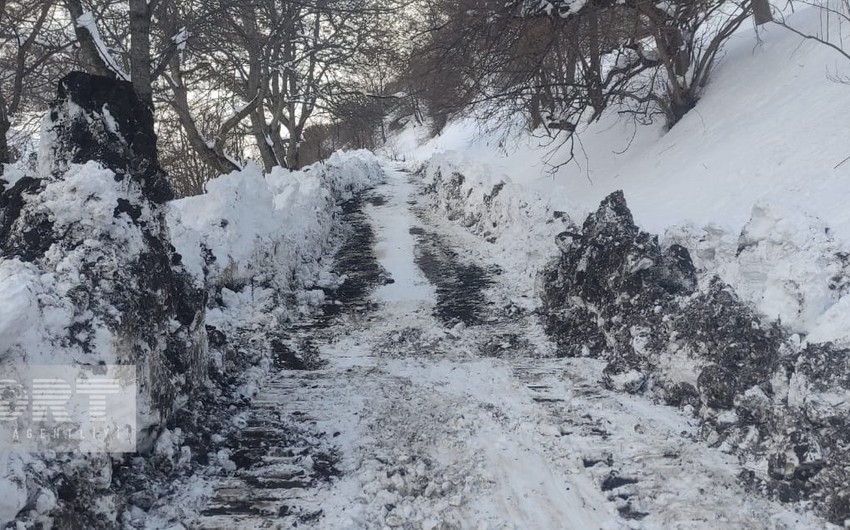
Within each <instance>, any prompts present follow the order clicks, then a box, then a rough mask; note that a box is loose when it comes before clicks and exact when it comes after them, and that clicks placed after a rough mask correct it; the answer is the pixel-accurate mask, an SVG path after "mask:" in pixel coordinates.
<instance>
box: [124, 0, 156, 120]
mask: <svg viewBox="0 0 850 530" xmlns="http://www.w3.org/2000/svg"><path fill="white" fill-rule="evenodd" d="M130 79H132V81H133V87H134V88H135V89H136V92H137V93H138V94H139V98H140V99H141V100H142V102H143V103H144V104H145V105H147V107H148V108H149V109H151V110H153V87H152V82H151V11H150V6H149V5H148V0H130Z"/></svg>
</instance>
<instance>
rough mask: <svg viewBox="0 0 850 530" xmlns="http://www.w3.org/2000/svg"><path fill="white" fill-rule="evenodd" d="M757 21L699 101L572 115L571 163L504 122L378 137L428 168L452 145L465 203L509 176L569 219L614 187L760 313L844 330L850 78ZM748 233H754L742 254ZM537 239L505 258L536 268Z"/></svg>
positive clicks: (827, 334) (528, 222)
mask: <svg viewBox="0 0 850 530" xmlns="http://www.w3.org/2000/svg"><path fill="white" fill-rule="evenodd" d="M787 22H788V24H790V25H792V26H794V27H796V28H799V29H800V30H802V31H807V32H817V31H820V29H821V19H820V18H819V13H818V11H817V10H815V9H811V8H808V7H806V6H802V5H801V6H798V9H797V12H796V13H794V14H791V15H789V16H788V18H787ZM754 31H755V30H754V29H753V28H752V27H744V28H742V29H741V30H740V31H739V32H738V33H737V34H735V35H734V36H733V37H732V39H731V40H730V42H729V44H728V45H727V47H726V49H725V55H724V57H723V59H722V61H721V62H720V64H719V66H718V68H717V69H716V71H715V73H714V75H713V76H712V78H711V80H710V83H709V84H708V86H707V87H706V89H705V91H704V95H703V97H702V99H701V100H700V102H699V103H698V104H697V107H696V108H695V109H694V110H693V111H692V112H690V113H688V114H687V115H686V116H685V118H684V119H683V120H682V121H681V122H680V123H678V124H677V125H676V126H675V127H674V128H673V129H672V130H670V131H669V132H666V131H664V129H663V124H661V123H658V124H655V125H648V126H647V125H641V124H638V123H636V122H635V121H632V120H629V119H628V118H627V117H626V118H624V117H623V116H622V115H618V114H617V112H616V109H615V111H612V112H609V113H608V114H607V115H605V116H603V118H602V120H601V121H600V122H598V123H593V124H590V125H589V126H584V127H583V128H581V129H580V130H579V135H578V139H577V143H576V145H575V149H574V152H575V159H574V160H573V161H571V162H568V163H567V161H568V159H569V151H570V149H569V145H566V146H564V147H562V148H560V149H557V150H555V151H554V155H553V149H555V146H553V145H549V144H548V142H547V141H544V140H543V139H540V138H535V137H534V136H531V135H528V134H520V135H519V136H518V137H516V138H512V139H509V140H508V141H507V142H506V141H505V140H504V138H502V136H501V135H500V133H499V131H498V130H496V131H495V132H492V131H491V132H488V129H493V128H497V126H498V124H489V125H488V126H486V127H485V128H484V130H483V131H482V130H480V129H479V127H478V126H477V125H476V124H474V123H472V122H471V121H469V120H460V121H457V122H454V123H452V124H449V126H447V127H446V129H445V130H444V131H443V133H442V134H440V135H439V136H438V137H436V138H434V139H431V140H427V141H423V138H422V136H423V135H424V133H425V132H426V129H427V127H413V126H412V124H409V126H408V128H407V129H405V130H404V131H403V132H402V133H401V134H399V135H398V136H397V137H395V138H393V139H392V140H391V142H390V144H389V145H388V146H387V147H386V148H384V152H385V153H387V155H388V156H392V157H394V158H397V159H402V158H404V159H406V160H408V161H410V160H415V161H419V162H423V161H428V160H429V159H430V162H429V163H428V168H429V171H434V170H435V169H437V168H439V167H443V166H445V164H446V159H447V157H448V158H449V159H450V160H451V165H452V167H453V170H454V171H458V172H460V173H462V174H464V176H466V177H468V178H469V181H468V182H467V183H466V184H465V185H464V191H465V192H466V191H468V189H469V188H472V189H474V190H475V191H473V192H472V195H471V196H470V198H469V200H468V201H466V207H467V208H468V210H469V212H470V213H471V215H478V214H479V213H480V212H481V211H483V209H482V208H481V207H480V206H479V203H480V196H481V195H483V194H484V193H487V192H488V191H489V188H490V187H491V186H492V183H493V182H495V181H498V180H504V181H506V182H510V183H512V184H513V185H515V187H516V188H515V189H514V190H512V193H510V195H512V196H522V197H524V198H526V199H527V200H528V202H530V203H535V202H540V203H543V204H546V206H547V208H549V209H550V210H563V211H565V212H567V213H568V214H569V216H570V217H571V219H572V221H573V222H575V223H581V222H582V221H583V219H584V218H585V216H586V215H587V214H588V213H589V212H590V211H593V210H595V209H596V207H597V206H598V204H599V202H600V201H601V200H602V199H603V198H604V197H605V196H606V195H608V194H609V193H610V192H612V191H614V190H617V189H622V190H624V192H625V197H626V200H627V201H628V203H629V207H630V208H631V210H632V213H633V214H634V216H635V220H636V222H637V223H638V225H639V226H641V227H642V228H643V229H645V230H647V231H650V232H653V233H658V234H661V235H662V236H663V239H664V240H665V242H666V243H680V244H683V245H684V246H686V247H687V248H689V249H690V250H691V253H692V256H694V257H695V258H696V259H695V261H696V262H697V265H698V266H699V267H701V268H702V271H701V272H702V273H703V275H704V276H706V277H707V276H710V275H713V274H719V275H720V276H721V278H722V279H723V280H724V281H726V282H727V283H729V284H730V285H732V286H733V287H734V288H735V289H736V291H737V292H738V293H739V294H740V295H741V296H742V297H743V298H744V299H745V300H747V301H748V302H750V303H751V304H753V306H754V307H756V308H757V309H758V310H759V311H760V312H761V313H762V314H763V315H764V316H766V317H768V318H771V319H776V320H781V322H782V323H783V324H785V325H787V326H788V327H789V328H790V329H792V330H793V331H796V332H799V333H801V334H802V335H803V336H804V337H805V336H806V335H809V338H810V339H811V340H819V341H824V340H834V341H838V342H842V343H845V344H850V313H848V312H847V311H843V310H842V308H846V307H848V306H847V304H848V303H849V302H846V301H845V298H846V296H847V289H846V288H839V289H837V288H834V286H832V287H831V286H830V281H831V278H833V277H834V276H835V273H836V272H837V271H840V270H843V271H845V272H846V265H845V264H842V263H841V260H840V259H838V258H837V257H836V255H835V254H836V252H846V251H847V250H848V249H850V208H847V206H846V202H847V197H850V162H847V161H846V159H847V157H848V155H850V147H848V145H850V144H848V141H847V134H846V131H847V128H846V120H845V119H844V117H845V116H847V115H850V97H848V94H850V92H849V91H848V86H847V85H846V84H842V83H839V82H836V81H835V79H836V78H837V77H841V76H847V75H848V74H850V64H849V63H847V62H846V61H844V62H842V58H841V57H840V56H839V55H838V54H837V53H836V52H835V51H834V50H831V49H829V48H827V47H825V46H821V45H818V44H817V43H815V42H813V41H804V40H802V39H801V38H800V37H799V36H797V35H794V34H793V33H791V32H789V31H787V30H785V29H783V28H781V27H779V26H776V25H773V24H768V25H766V26H762V27H761V28H760V29H759V30H758V31H759V38H760V39H761V42H759V41H758V40H757V39H756V35H755V33H754ZM512 140H516V141H517V142H518V143H517V144H514V143H513V142H512ZM435 153H436V154H435ZM431 157H433V158H431ZM547 161H548V163H547ZM559 164H565V165H563V166H561V167H559V168H557V169H553V165H559ZM482 175H486V177H482ZM519 190H521V191H519ZM520 210H521V208H517V207H514V208H513V211H514V212H515V213H517V214H519V213H521V212H520ZM503 217H505V218H506V219H507V218H508V216H507V215H503ZM521 217H525V219H511V221H510V222H511V223H513V226H514V227H517V228H516V230H515V231H516V232H517V233H519V234H522V233H532V232H535V233H536V232H539V231H541V227H542V226H543V224H544V223H547V222H549V221H550V220H551V217H550V216H549V215H548V214H546V213H545V212H542V213H541V212H540V211H538V212H526V213H523V215H522V216H521ZM504 226H510V224H506V225H504ZM519 227H521V228H519ZM503 229H506V228H503ZM542 230H543V231H544V232H545V231H546V230H547V229H545V228H543V229H542ZM742 232H743V235H742V237H741V239H740V241H739V235H740V234H741V233H742ZM550 241H551V240H550ZM741 243H742V244H745V245H751V247H750V248H749V249H748V250H747V251H745V252H743V253H742V254H741V255H740V256H738V255H736V254H737V249H738V247H739V244H741ZM497 244H498V243H497ZM546 248H548V247H547V246H546V243H544V244H543V245H542V246H541V245H536V244H534V242H533V241H527V239H526V238H523V239H522V243H519V242H517V243H516V244H515V245H514V246H513V252H514V255H513V257H512V258H511V259H513V260H517V259H520V258H519V257H518V256H519V255H522V253H524V252H528V253H529V254H530V259H531V260H532V261H533V262H534V264H533V265H532V267H531V268H539V265H540V263H541V261H540V259H538V257H535V255H537V256H539V255H540V254H545V253H546Z"/></svg>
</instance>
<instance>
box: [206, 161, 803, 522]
mask: <svg viewBox="0 0 850 530" xmlns="http://www.w3.org/2000/svg"><path fill="white" fill-rule="evenodd" d="M388 173H389V182H388V184H387V185H386V186H384V187H382V188H380V189H379V190H378V192H379V193H381V194H384V195H383V199H378V200H373V201H372V202H371V204H370V205H367V206H363V212H364V214H365V215H364V217H363V218H362V221H363V222H364V223H368V225H369V226H370V227H371V229H372V230H373V231H374V240H373V241H371V242H370V243H369V244H370V245H372V246H373V249H374V254H375V256H376V257H377V259H378V262H379V263H380V265H381V268H382V270H383V271H385V273H384V272H381V273H380V274H379V275H384V274H386V275H388V276H389V280H391V281H388V282H387V283H386V284H384V285H381V286H380V287H378V288H377V289H376V290H375V291H374V292H373V293H372V297H371V301H364V300H362V299H361V300H360V301H359V302H358V303H357V304H354V309H355V311H352V312H348V313H346V312H345V311H343V312H342V314H341V316H340V317H339V318H336V319H335V320H333V322H332V323H331V324H330V325H329V326H328V327H326V328H323V329H318V330H305V333H309V335H310V340H311V341H312V344H313V345H314V347H315V348H317V349H318V352H319V354H320V356H321V357H322V358H323V359H324V360H326V361H327V364H326V365H325V366H324V367H323V368H322V369H321V370H318V371H313V372H300V373H299V372H293V371H283V372H281V373H280V374H279V376H278V377H277V378H276V379H275V380H274V381H273V382H271V383H270V384H269V385H268V386H267V387H266V388H265V389H264V390H263V392H262V393H261V395H260V397H259V398H258V400H257V402H256V405H255V410H254V411H253V413H252V414H253V418H254V420H258V421H260V423H262V422H266V423H265V424H264V425H265V426H266V427H268V426H269V425H272V426H274V425H275V423H274V422H275V421H278V422H285V421H291V422H293V424H292V425H290V426H289V427H288V429H289V430H290V431H293V432H298V433H299V434H298V436H299V437H300V438H298V439H296V440H295V441H291V440H285V439H283V438H281V439H279V440H277V441H274V440H268V442H269V445H268V446H264V447H266V448H267V454H265V455H264V462H263V465H262V466H259V467H258V468H256V469H253V470H251V469H249V470H248V471H250V472H251V473H253V474H254V475H256V476H258V477H259V478H257V479H256V480H255V479H250V480H254V483H251V482H250V480H245V478H244V477H237V480H235V481H233V480H234V478H233V474H231V475H229V476H227V477H225V478H223V479H222V480H223V482H222V483H221V484H220V485H219V486H220V487H219V489H218V493H217V495H219V500H222V499H223V500H224V501H228V502H229V500H228V499H227V498H226V495H235V496H236V498H237V499H241V500H246V501H249V502H251V503H253V504H252V505H251V506H255V507H256V506H262V507H263V510H264V511H263V512H262V513H259V514H258V513H238V511H239V510H238V509H234V508H238V507H239V506H240V505H239V504H238V503H237V504H230V505H228V504H227V503H226V502H221V503H220V506H219V507H220V509H219V510H218V511H217V512H216V513H210V512H207V516H206V518H205V519H203V520H202V524H201V525H200V527H202V528H290V527H292V526H294V525H295V524H297V525H298V526H299V527H307V528H323V529H324V528H328V529H338V528H352V529H353V528H358V529H359V528H369V529H371V528H416V529H418V528H427V529H432V528H486V529H490V528H492V529H497V528H498V529H501V528H517V529H520V528H521V529H530V528H534V529H550V528H551V529H556V528H570V529H582V528H593V529H596V528H611V529H613V528H706V527H724V528H744V527H746V528H793V527H802V526H813V527H817V526H818V524H817V521H811V520H808V519H805V518H801V517H799V516H797V515H796V514H794V513H792V512H789V511H788V510H787V509H785V508H783V507H782V506H779V505H776V504H774V503H770V502H767V501H764V500H763V499H760V498H758V497H755V498H754V497H753V496H751V495H748V494H746V493H745V492H743V490H742V489H741V488H740V487H739V486H738V485H737V482H736V480H735V475H736V472H737V471H738V470H739V468H738V466H737V465H736V463H735V462H731V460H730V457H728V456H727V455H724V454H723V453H721V452H720V451H717V450H715V449H709V448H706V447H704V446H701V445H700V444H698V443H696V442H695V433H694V429H693V426H691V425H690V424H689V423H688V420H687V418H686V417H685V416H684V415H682V414H681V413H679V412H678V411H676V410H674V409H671V408H669V407H661V406H657V405H654V404H652V403H649V402H646V401H645V400H640V399H637V398H635V397H633V396H623V395H619V394H614V393H611V392H608V391H605V390H604V389H602V388H601V387H600V386H599V385H598V384H597V381H598V373H597V372H598V371H599V370H601V367H600V366H596V365H595V364H594V363H593V361H592V360H581V359H553V358H550V357H547V356H546V353H547V352H548V351H549V345H548V341H547V339H546V338H545V337H544V336H543V334H542V331H541V330H540V327H539V325H538V324H537V322H536V317H535V315H534V314H533V313H531V312H528V311H525V310H522V309H518V308H517V307H516V306H515V304H513V302H511V290H512V288H511V286H510V285H501V284H500V283H499V278H497V277H494V278H493V280H494V283H493V285H492V286H491V289H489V290H488V291H487V292H486V296H485V293H483V291H482V289H483V288H484V287H485V286H486V282H483V281H482V282H480V283H479V284H477V286H473V287H472V289H477V291H474V292H473V294H474V296H472V299H473V300H475V304H474V305H475V307H468V305H469V304H467V305H466V306H465V305H464V303H466V302H468V300H457V299H455V300H453V299H452V296H455V297H458V296H467V297H469V291H468V290H465V289H457V290H454V291H453V289H452V287H453V286H455V287H456V286H457V285H458V278H460V277H462V275H461V274H458V271H462V270H463V262H467V263H469V262H472V261H473V259H475V260H476V261H478V262H479V263H480V262H485V263H486V262H487V260H486V259H483V260H482V259H481V255H480V254H478V253H477V252H476V251H475V250H474V249H476V245H478V244H480V242H478V241H477V240H475V239H474V238H472V237H467V236H468V234H466V233H465V232H463V231H462V230H461V229H459V228H458V227H456V226H453V225H450V224H448V223H443V222H441V220H439V219H434V218H430V217H429V216H427V215H425V216H421V215H417V214H416V213H414V211H413V210H412V209H411V207H410V206H411V205H410V204H409V202H411V199H413V198H414V194H415V193H416V186H415V185H414V184H413V183H411V182H410V181H409V179H408V176H407V175H405V174H402V173H399V172H393V171H388ZM364 226H365V225H364ZM361 228H362V227H361ZM356 230H358V228H357V227H355V231H356ZM423 234H427V237H425V239H423V238H422V237H418V236H421V235H423ZM447 241H451V242H452V244H451V245H449V244H448V243H446V242H447ZM417 244H418V245H419V246H418V248H417ZM358 245H360V247H359V248H358ZM363 245H364V243H363V242H362V241H361V242H359V243H354V244H351V245H349V251H350V254H348V255H347V256H348V257H347V258H346V259H349V258H350V261H348V263H349V265H346V266H354V265H355V264H356V263H357V261H358V259H357V255H358V252H363V250H364V249H363ZM429 253H430V256H429V257H427V258H426V262H427V261H428V260H431V264H430V266H431V267H432V269H431V271H430V272H429V271H428V270H427V269H428V267H429V265H425V269H426V270H425V272H423V271H422V270H421V269H420V267H419V266H417V263H416V261H415V257H416V256H419V258H420V259H419V264H420V265H421V264H422V263H424V262H423V261H422V259H421V258H422V256H423V255H426V256H427V255H428V254H429ZM372 269H374V267H373V268H372ZM374 270H380V269H374ZM481 270H484V269H483V268H482V269H481ZM447 275H448V276H449V277H448V279H447V278H446V276H447ZM429 278H430V279H433V280H434V283H436V284H437V285H436V286H435V285H434V284H433V283H431V282H430V281H429ZM441 282H442V283H443V285H440V283H441ZM368 290H369V289H366V290H365V291H364V290H361V291H360V292H361V294H362V293H364V292H366V291H368ZM479 295H480V296H479ZM361 298H362V296H361ZM441 303H442V304H443V311H441V310H440V304H441ZM452 304H456V305H454V306H453V305H452ZM457 304H459V305H457ZM483 305H487V306H488V307H487V308H486V310H485V309H484V307H483ZM520 305H521V304H520ZM452 307H455V308H457V307H460V310H458V311H457V312H456V313H455V314H454V315H452V313H451V311H452ZM357 309H369V310H368V311H359V310H357ZM468 310H469V311H468ZM470 311H471V312H470ZM467 317H470V318H467ZM472 317H474V318H472ZM455 322H462V323H463V324H465V325H459V326H452V325H453V324H455ZM469 324H471V325H469ZM467 325H468V326H467ZM450 326H452V327H451V328H450ZM282 424H283V423H281V425H282ZM281 436H282V435H281ZM275 443H277V444H278V445H280V446H281V447H277V446H275V445H274V444H275ZM299 444H300V445H299ZM299 448H300V449H299ZM278 449H286V451H290V453H287V454H292V455H293V457H292V458H291V459H290V460H288V461H282V460H281V461H276V460H275V457H276V456H277V455H276V451H277V450H278ZM299 451H301V453H300V454H299ZM315 454H319V455H322V454H328V455H332V456H333V466H334V467H335V468H336V469H338V470H339V476H328V479H327V480H315V479H313V480H310V481H304V482H303V483H302V484H301V487H291V488H277V489H275V488H257V486H256V484H258V483H262V482H263V481H265V482H266V483H269V484H273V485H277V486H280V485H281V483H280V482H278V483H275V482H274V480H277V479H280V478H281V477H282V475H281V476H276V475H274V474H275V473H282V472H283V471H284V470H289V471H290V472H291V471H293V469H294V471H295V472H297V471H298V470H301V471H302V472H303V474H302V476H307V477H315V476H316V463H317V460H316V458H314V456H313V455H315ZM322 465H323V464H322V463H321V462H319V466H318V467H319V469H321V468H322ZM286 466H292V467H286ZM228 481H233V482H228ZM272 490H273V491H274V493H272V494H269V492H270V491H272ZM213 506H215V504H213ZM228 506H229V507H228Z"/></svg>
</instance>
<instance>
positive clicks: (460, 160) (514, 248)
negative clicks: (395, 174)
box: [420, 151, 570, 293]
mask: <svg viewBox="0 0 850 530" xmlns="http://www.w3.org/2000/svg"><path fill="white" fill-rule="evenodd" d="M420 172H421V173H422V175H423V177H424V179H425V182H426V183H427V185H428V188H429V191H430V192H431V198H430V200H431V205H432V207H433V208H434V209H435V210H436V211H437V212H439V213H441V214H443V215H445V216H446V217H448V218H449V219H450V220H455V221H457V222H459V223H460V224H462V225H463V226H465V227H467V228H469V229H470V230H471V231H472V232H473V233H475V234H476V235H478V236H479V237H481V238H482V239H484V240H486V241H487V242H489V243H490V244H491V245H492V246H493V252H494V253H495V254H498V256H499V257H500V261H501V263H500V264H501V265H504V266H505V273H506V274H509V275H512V276H515V278H514V280H515V281H514V283H515V284H516V285H519V286H522V287H524V289H525V291H526V292H527V293H530V292H531V290H532V289H533V285H534V279H535V278H536V276H537V273H538V271H539V270H540V267H541V265H542V264H543V263H545V262H546V261H548V260H549V259H550V258H551V257H552V256H554V255H555V253H556V251H557V248H555V247H554V246H553V245H552V241H553V240H554V238H555V236H556V235H557V234H558V233H560V232H562V231H563V230H564V229H565V228H566V227H567V226H569V225H570V222H569V218H568V217H567V216H566V215H565V214H564V213H563V212H560V211H558V210H556V209H555V208H554V207H553V204H552V201H551V200H549V198H547V197H544V196H542V195H540V194H538V193H536V192H535V191H533V190H529V189H528V188H527V187H525V186H521V185H518V184H515V183H513V182H512V181H511V179H510V177H508V176H507V175H504V174H500V173H498V172H497V171H496V170H494V169H493V168H492V167H490V166H489V165H488V164H487V163H485V162H483V161H480V160H477V159H471V158H470V157H467V156H465V155H463V154H462V153H459V152H454V151H447V152H444V153H439V154H435V155H433V156H432V157H431V158H430V159H429V160H428V161H427V162H426V163H425V164H424V165H423V166H422V167H421V169H420Z"/></svg>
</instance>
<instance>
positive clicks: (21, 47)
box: [0, 0, 71, 163]
mask: <svg viewBox="0 0 850 530" xmlns="http://www.w3.org/2000/svg"><path fill="white" fill-rule="evenodd" d="M70 44H71V42H70V40H69V39H68V38H67V37H66V36H65V35H64V33H63V32H62V30H61V25H60V24H58V23H57V14H56V9H55V6H54V2H52V1H51V0H0V163H6V162H10V161H11V159H12V152H11V148H10V146H9V145H8V135H9V132H10V129H11V127H12V123H13V121H15V120H17V121H18V122H19V123H21V124H22V125H23V122H24V121H25V120H26V119H27V117H28V116H27V115H28V114H30V113H34V112H39V111H41V110H43V108H44V107H45V106H46V104H47V102H48V101H50V99H51V98H52V95H53V90H54V86H53V81H54V80H55V79H56V76H57V75H58V73H59V71H58V69H57V66H56V60H55V59H56V56H57V55H58V54H60V53H63V52H65V51H66V50H67V49H68V48H69V47H70ZM66 59H67V57H66Z"/></svg>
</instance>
